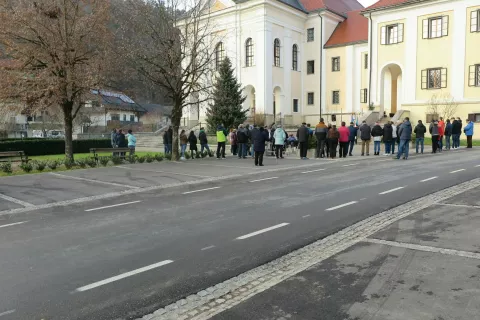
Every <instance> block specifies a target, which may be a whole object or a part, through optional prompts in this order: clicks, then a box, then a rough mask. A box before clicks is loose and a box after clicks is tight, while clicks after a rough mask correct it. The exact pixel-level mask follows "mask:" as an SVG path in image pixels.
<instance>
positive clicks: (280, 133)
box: [273, 125, 287, 159]
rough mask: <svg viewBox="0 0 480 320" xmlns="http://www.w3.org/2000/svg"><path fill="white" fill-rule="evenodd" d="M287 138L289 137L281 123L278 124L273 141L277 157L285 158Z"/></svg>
mask: <svg viewBox="0 0 480 320" xmlns="http://www.w3.org/2000/svg"><path fill="white" fill-rule="evenodd" d="M285 139H287V135H286V134H285V130H283V129H282V126H281V125H278V126H277V129H275V132H274V133H273V141H274V142H275V156H276V157H277V159H278V158H281V159H283V145H284V144H285Z"/></svg>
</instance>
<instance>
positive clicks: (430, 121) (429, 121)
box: [425, 113, 438, 123]
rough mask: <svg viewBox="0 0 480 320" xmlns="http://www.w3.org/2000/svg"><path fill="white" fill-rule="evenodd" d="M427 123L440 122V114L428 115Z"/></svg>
mask: <svg viewBox="0 0 480 320" xmlns="http://www.w3.org/2000/svg"><path fill="white" fill-rule="evenodd" d="M426 116H427V117H426V119H425V120H426V121H427V123H432V122H434V121H438V114H434V113H427V115H426Z"/></svg>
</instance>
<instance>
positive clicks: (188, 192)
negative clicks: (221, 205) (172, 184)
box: [182, 187, 220, 194]
mask: <svg viewBox="0 0 480 320" xmlns="http://www.w3.org/2000/svg"><path fill="white" fill-rule="evenodd" d="M215 189H220V187H213V188H206V189H200V190H194V191H187V192H184V193H182V194H190V193H196V192H202V191H208V190H215Z"/></svg>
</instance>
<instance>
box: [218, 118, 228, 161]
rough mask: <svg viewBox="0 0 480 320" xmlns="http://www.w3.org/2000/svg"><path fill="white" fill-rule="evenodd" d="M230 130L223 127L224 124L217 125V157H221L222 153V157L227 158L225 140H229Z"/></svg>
mask: <svg viewBox="0 0 480 320" xmlns="http://www.w3.org/2000/svg"><path fill="white" fill-rule="evenodd" d="M227 135H228V131H227V129H225V128H224V127H223V125H219V126H218V127H217V142H218V145H217V159H220V154H221V156H222V158H221V159H225V142H226V141H227Z"/></svg>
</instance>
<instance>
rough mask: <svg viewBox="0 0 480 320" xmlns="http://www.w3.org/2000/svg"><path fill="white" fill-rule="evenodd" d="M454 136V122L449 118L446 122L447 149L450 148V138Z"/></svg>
mask: <svg viewBox="0 0 480 320" xmlns="http://www.w3.org/2000/svg"><path fill="white" fill-rule="evenodd" d="M451 137H452V123H451V122H450V119H447V123H446V124H445V150H450V138H451Z"/></svg>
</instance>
